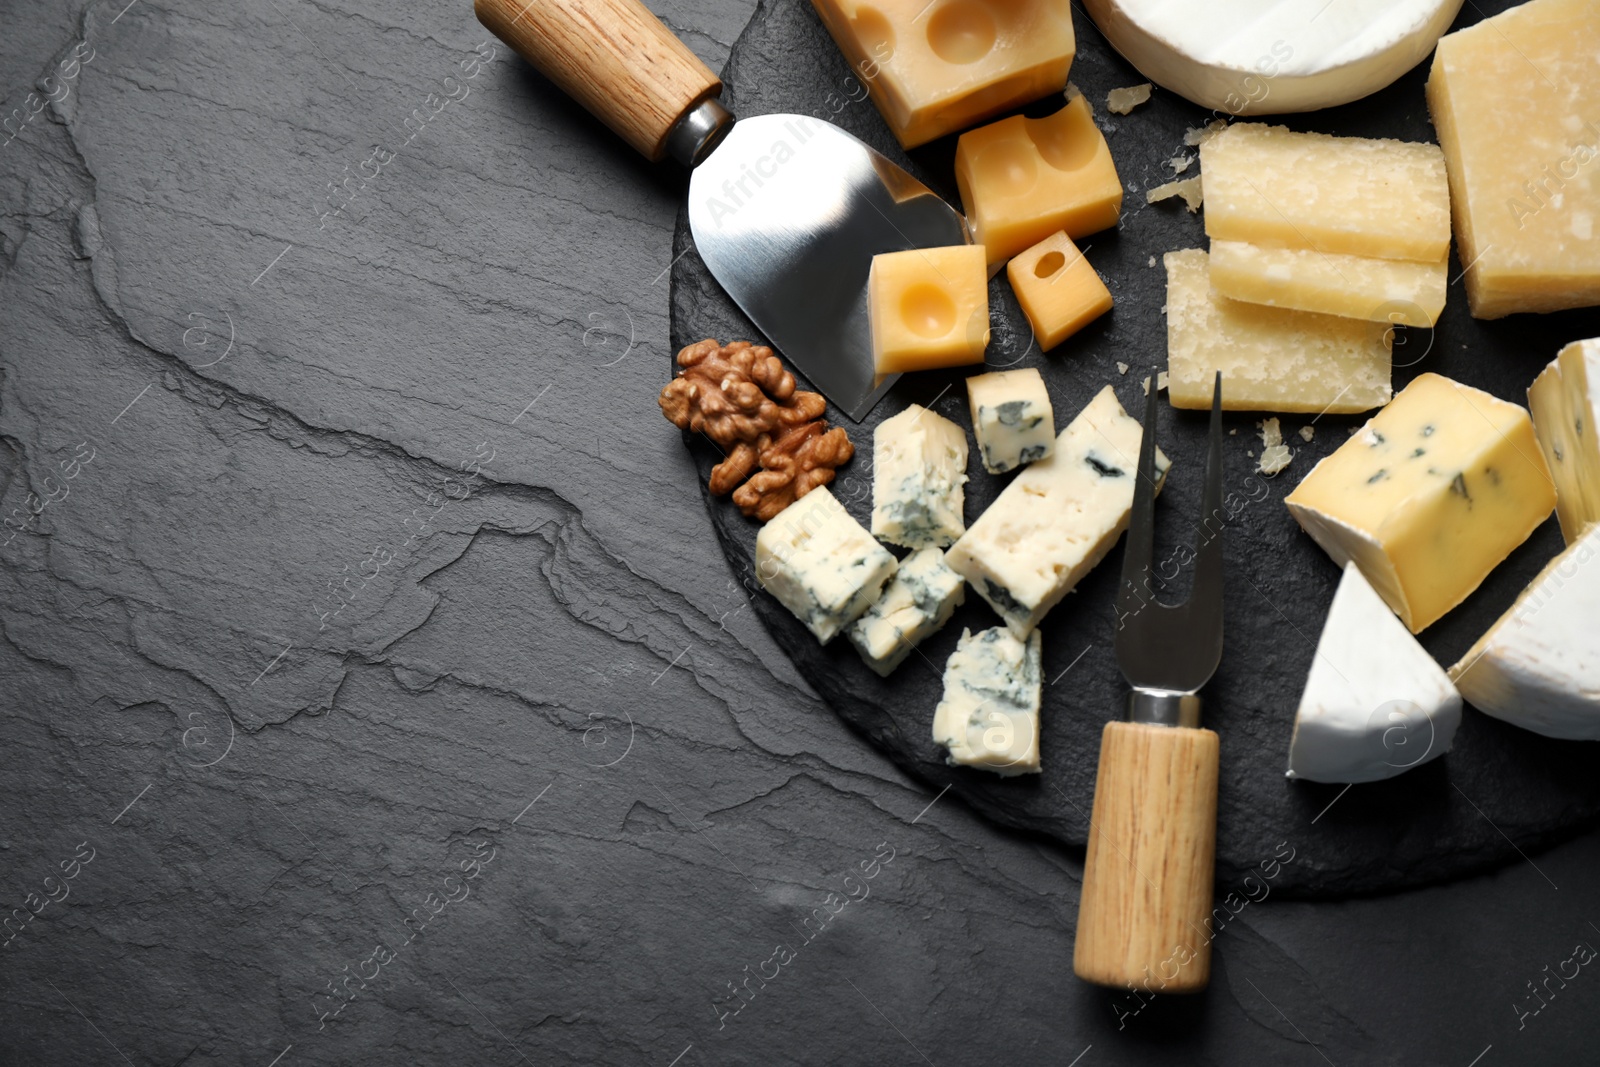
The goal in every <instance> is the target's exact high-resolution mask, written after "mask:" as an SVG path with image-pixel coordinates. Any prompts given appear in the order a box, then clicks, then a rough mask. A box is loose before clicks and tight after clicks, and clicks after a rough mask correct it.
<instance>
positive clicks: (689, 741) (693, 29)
mask: <svg viewBox="0 0 1600 1067" xmlns="http://www.w3.org/2000/svg"><path fill="white" fill-rule="evenodd" d="M125 3H126V0H114V2H112V3H96V4H90V5H88V6H82V5H68V4H60V3H46V2H26V0H8V2H7V3H6V5H5V8H4V11H3V23H0V25H3V26H4V29H3V31H0V92H3V93H4V94H5V96H4V105H3V108H0V113H3V114H5V115H12V113H13V112H19V114H20V117H19V118H14V119H13V120H12V121H11V123H10V125H9V127H8V128H7V130H6V131H5V133H4V136H5V137H10V138H11V139H10V140H9V141H8V142H7V143H6V144H5V145H4V147H3V148H0V445H3V447H0V517H4V518H5V519H6V520H7V521H8V523H9V525H8V526H7V527H5V528H4V529H0V541H3V542H5V544H4V547H3V548H0V588H3V598H0V605H3V606H0V635H3V638H4V640H3V641H0V752H3V753H4V755H3V756H0V761H3V762H0V798H3V801H4V803H3V806H0V893H3V894H4V895H3V897H0V908H3V910H0V914H3V915H5V916H7V919H6V926H5V929H4V930H3V931H0V940H4V942H5V943H4V947H3V948H0V1062H3V1063H5V1064H28V1065H32V1064H74V1065H76V1064H101V1063H104V1064H120V1063H127V1064H139V1065H143V1064H178V1063H185V1064H191V1065H201V1064H206V1065H210V1064H240V1065H250V1067H270V1065H273V1064H277V1065H278V1067H297V1065H300V1064H318V1063H325V1064H336V1063H376V1062H394V1063H418V1064H421V1063H429V1064H431V1063H505V1064H513V1063H523V1062H526V1063H546V1062H553V1063H594V1064H613V1063H624V1062H627V1063H644V1064H659V1065H662V1067H666V1065H670V1064H672V1063H675V1062H676V1063H678V1064H682V1065H688V1064H699V1063H751V1064H768V1063H807V1064H831V1063H873V1064H889V1063H907V1064H911V1063H922V1062H928V1063H937V1064H950V1063H985V1062H1006V1063H1023V1062H1038V1063H1057V1064H1068V1063H1071V1062H1073V1061H1074V1057H1081V1058H1080V1059H1079V1060H1078V1061H1077V1062H1078V1063H1080V1064H1082V1065H1083V1067H1091V1065H1094V1064H1102V1063H1105V1064H1109V1063H1142V1062H1174V1063H1179V1062H1181V1063H1192V1062H1196V1061H1199V1062H1208V1063H1211V1062H1214V1063H1230V1064H1232V1063H1259V1062H1272V1063H1304V1064H1318V1063H1323V1062H1330V1063H1335V1064H1341V1065H1342V1064H1346V1063H1357V1062H1359V1063H1401V1062H1405V1063H1430V1064H1432V1063H1438V1064H1461V1065H1466V1064H1469V1063H1472V1062H1475V1061H1474V1057H1481V1058H1480V1059H1479V1060H1477V1061H1476V1062H1479V1063H1481V1064H1483V1065H1484V1067H1489V1065H1492V1064H1495V1063H1555V1062H1579V1061H1583V1060H1585V1059H1587V1058H1592V1054H1590V1053H1589V1052H1587V1051H1584V1050H1586V1048H1587V1044H1588V1042H1589V1039H1591V1038H1593V1037H1594V1036H1595V1033H1596V1026H1595V1023H1594V1019H1595V1000H1594V998H1595V997H1596V996H1600V993H1597V992H1596V991H1595V990H1596V989H1600V984H1596V983H1597V982H1600V980H1597V979H1596V978H1594V977H1593V976H1591V975H1590V974H1588V973H1587V971H1585V972H1583V973H1581V974H1580V977H1578V978H1576V979H1573V980H1572V981H1570V982H1569V983H1567V984H1566V985H1565V987H1560V986H1558V985H1557V984H1556V983H1555V982H1553V981H1552V982H1551V983H1550V986H1549V988H1550V989H1551V990H1554V995H1553V996H1552V995H1551V993H1548V992H1547V993H1545V994H1544V999H1543V1000H1535V999H1533V997H1532V996H1531V995H1530V990H1529V987H1528V983H1530V982H1534V981H1542V980H1544V979H1545V978H1546V975H1548V974H1549V973H1550V971H1545V970H1543V968H1546V967H1549V968H1550V969H1551V971H1553V970H1554V969H1555V968H1556V966H1557V965H1558V964H1559V963H1560V962H1561V961H1562V960H1565V959H1567V958H1568V957H1570V956H1571V955H1572V952H1573V946H1574V944H1575V943H1576V942H1578V941H1579V940H1588V941H1591V942H1593V943H1596V944H1600V930H1596V929H1595V928H1594V927H1593V926H1591V925H1590V922H1591V920H1594V921H1600V915H1597V914H1596V912H1595V910H1594V905H1593V901H1594V899H1595V897H1594V886H1595V884H1596V877H1597V875H1600V838H1597V837H1596V836H1594V835H1592V834H1591V835H1588V836H1584V837H1581V838H1578V839H1576V840H1573V841H1570V842H1568V843H1566V844H1563V845H1560V846H1558V847H1556V848H1553V849H1551V850H1548V851H1544V852H1540V853H1537V854H1534V855H1531V856H1530V857H1529V858H1528V860H1527V862H1522V861H1520V860H1518V861H1517V862H1515V863H1513V864H1512V865H1510V866H1508V867H1505V868H1503V869H1501V870H1499V871H1497V872H1495V873H1491V874H1488V875H1483V876H1478V877H1474V878H1470V879H1467V880H1463V881H1461V882H1458V883H1455V884H1452V885H1448V886H1442V887H1437V888H1432V889H1427V890H1421V891H1416V892H1410V893H1405V894H1400V895H1394V896H1389V897H1379V898H1370V899H1362V900H1353V901H1344V902H1325V903H1315V904H1311V903H1282V902H1280V901H1279V900H1277V899H1273V898H1270V897H1269V898H1268V899H1267V900H1266V901H1264V902H1262V903H1253V904H1249V905H1247V906H1245V907H1244V908H1243V909H1242V910H1241V911H1240V913H1239V914H1238V915H1237V917H1235V918H1233V919H1232V920H1231V921H1230V922H1229V923H1228V924H1227V925H1226V927H1225V928H1224V930H1223V933H1222V934H1221V936H1220V937H1219V938H1218V941H1217V945H1216V949H1217V954H1218V958H1219V966H1218V970H1217V975H1216V979H1215V981H1214V982H1213V984H1212V987H1211V989H1210V990H1209V991H1208V992H1207V993H1206V994H1205V995H1203V996H1202V997H1199V998H1196V999H1194V1000H1190V1001H1173V1000H1171V999H1158V1000H1156V1001H1155V1002H1154V1003H1152V1004H1150V1005H1149V1006H1148V1007H1143V1008H1142V1009H1141V1008H1140V1005H1139V1003H1138V1002H1137V1001H1135V1000H1134V999H1133V998H1131V997H1127V996H1122V997H1119V996H1117V995H1114V994H1111V993H1108V992H1105V991H1100V990H1094V989H1091V988H1088V987H1085V986H1082V985H1081V984H1079V983H1078V982H1076V981H1075V980H1074V979H1073V978H1072V975H1071V967H1070V955H1071V942H1072V923H1073V918H1074V914H1075V910H1076V901H1077V878H1078V875H1079V871H1080V866H1079V857H1078V856H1076V855H1074V854H1072V853H1070V852H1068V851H1065V850H1063V849H1061V848H1058V847H1057V846H1055V845H1051V844H1047V843H1044V842H1041V841H1038V840H1035V839H1030V838H1026V837H1022V836H1018V835H1016V834H1013V833H1010V832H1006V831H1002V830H998V829H996V828H994V827H993V826H991V825H989V824H987V823H985V822H983V821H981V820H980V819H978V818H977V817H976V816H974V815H973V814H971V813H970V812H969V811H968V810H966V809H965V808H963V807H962V806H961V805H960V804H958V803H954V802H952V801H951V799H950V798H946V799H945V800H944V801H937V802H936V797H935V795H933V794H932V793H930V792H928V791H926V790H925V789H923V788H921V787H919V786H918V785H916V784H915V783H913V782H911V781H910V780H909V779H907V778H906V777H904V776H903V775H902V774H901V773H900V772H898V771H897V770H895V769H894V768H893V766H892V765H891V764H890V763H888V762H887V760H885V759H884V758H882V757H881V756H879V755H878V754H876V753H875V752H874V751H872V750H871V749H870V748H869V747H868V746H867V745H865V744H864V743H863V742H862V740H861V739H860V738H859V737H858V736H856V735H854V734H852V733H851V732H850V731H849V730H848V729H847V728H846V727H845V726H844V725H843V724H842V723H841V722H840V721H839V720H838V719H837V718H836V717H835V716H834V715H833V713H832V712H831V711H829V709H828V708H826V707H825V706H823V705H822V704H820V703H819V702H818V700H817V699H816V698H815V696H814V695H812V694H811V693H810V692H809V691H808V690H807V689H806V688H805V687H804V686H803V685H802V684H801V683H800V682H799V681H798V680H797V679H796V677H795V675H794V674H793V672H792V670H791V668H790V667H789V665H788V662H787V660H786V658H785V656H784V655H783V653H782V652H781V650H779V649H778V648H777V647H776V646H775V645H774V644H773V642H772V641H771V639H770V638H769V637H768V636H767V635H766V633H765V632H764V631H763V630H762V629H761V627H760V625H759V623H758V622H757V621H756V620H755V618H754V613H753V612H752V611H750V610H747V609H748V601H747V599H746V597H745V595H744V593H743V592H742V591H741V590H740V588H739V587H738V586H737V584H734V583H732V580H731V572H730V571H729V569H728V567H727V565H726V563H725V562H724V560H723V557H722V554H721V551H720V549H719V548H718V546H717V543H716V540H715V537H714V535H713V532H712V527H711V524H710V522H709V520H708V518H707V516H706V512H705V509H704V507H703V505H702V503H701V499H700V496H699V493H698V491H697V490H696V489H695V488H694V480H695V477H696V474H695V470H694V465H693V462H692V460H691V457H690V455H689V453H688V452H687V451H686V450H685V449H683V447H682V445H681V443H680V439H679V434H678V432H677V431H676V430H674V429H673V428H672V427H671V426H669V425H668V424H667V423H666V422H665V421H664V420H662V419H661V418H660V416H659V414H658V412H657V410H656V405H655V392H656V390H657V389H658V388H659V386H660V384H661V382H662V380H663V378H664V373H665V371H664V366H665V362H666V359H667V356H668V351H667V347H668V346H667V296H668V294H667V282H666V276H665V274H664V273H663V272H664V270H665V269H666V268H667V266H668V264H669V261H670V258H671V252H670V240H671V232H672V222H673V216H674V212H675V211H676V207H677V200H678V197H679V196H680V195H681V190H682V184H683V183H682V180H681V178H680V177H679V176H678V175H675V174H673V173H671V172H670V171H668V170H666V169H655V168H651V167H649V166H647V165H645V164H643V163H641V162H640V161H638V160H637V159H635V158H634V157H633V156H631V155H630V154H629V152H628V150H627V149H626V148H625V147H624V146H622V145H621V144H620V143H619V142H617V141H616V140H615V139H613V138H611V137H610V136H609V135H606V134H604V133H602V132H600V131H598V130H597V129H596V127H595V126H594V124H593V123H592V122H591V121H590V120H589V119H588V117H587V116H586V115H584V114H583V113H582V112H581V111H579V110H578V109H577V108H576V107H575V106H574V105H571V104H570V103H568V102H567V101H565V100H564V99H562V98H561V97H560V96H559V95H558V94H556V93H554V92H553V91H552V90H551V89H550V87H549V86H548V85H547V84H546V83H545V82H544V81H543V80H542V79H540V78H539V77H538V76H537V75H535V74H533V73H532V72H531V71H529V70H528V69H527V68H526V67H525V66H524V65H522V64H521V63H520V62H519V61H516V60H514V59H511V58H509V57H507V56H506V55H505V53H504V49H503V48H500V47H498V46H496V47H495V48H494V49H493V52H494V55H495V58H493V59H492V60H490V61H481V60H477V59H475V58H474V56H475V55H476V54H477V53H475V52H474V48H475V46H478V45H479V44H480V43H481V42H483V41H485V39H486V35H485V34H484V32H483V31H482V30H481V29H480V28H479V27H478V25H477V23H476V21H475V20H474V19H473V17H472V14H471V11H470V10H469V8H468V6H467V5H466V4H464V3H463V4H458V5H438V4H434V5H427V6H422V5H414V6H413V5H407V6H403V7H397V6H395V5H373V4H366V5H349V4H342V3H341V4H323V3H310V2H306V0H267V2H264V3H263V2H258V3H253V4H250V5H247V6H244V5H241V6H234V7H228V6H218V5H203V4H198V3H194V2H192V0H178V2H176V3H171V2H168V0H135V2H134V3H132V4H131V5H128V6H126V7H125V6H124V4H125ZM659 10H660V13H662V14H663V15H664V16H665V17H666V19H667V20H668V22H669V23H670V24H671V25H672V26H673V27H674V28H675V29H677V30H679V31H680V32H681V33H683V34H684V36H685V37H686V39H687V40H688V41H689V42H690V44H691V45H692V46H693V47H694V48H695V49H696V50H697V51H698V52H699V53H700V54H701V55H702V56H703V57H704V58H705V59H706V60H707V61H708V62H710V63H711V64H712V65H713V66H717V65H720V63H721V62H722V61H723V60H724V59H725V58H726V55H727V50H728V47H729V42H731V41H732V40H733V39H734V37H735V36H736V34H737V33H738V31H739V28H740V26H741V25H742V24H743V22H744V21H745V20H746V19H747V18H748V17H749V14H750V7H749V6H748V5H746V4H743V3H733V2H728V3H716V4H712V3H699V4H696V3H684V2H678V0H674V2H671V3H664V4H662V6H661V7H660V8H659ZM47 78H48V79H49V80H48V81H46V80H45V79H47ZM30 93H32V94H34V95H33V96H30ZM430 94H435V95H433V96H431V97H430ZM47 97H53V100H50V101H49V102H47ZM413 115H416V116H417V117H416V118H412V119H411V127H412V129H407V127H406V126H405V124H404V123H405V120H406V119H407V118H408V117H409V116H413ZM417 127H420V132H414V130H415V129H416V128H417ZM375 148H377V149H378V151H377V152H376V153H375V151H374V150H375ZM341 183H343V189H344V191H343V192H342V193H335V192H334V190H335V189H336V188H339V187H340V186H341ZM352 194H353V195H352ZM330 195H331V196H334V199H333V200H332V201H330V200H329V199H328V197H329V196H330ZM346 201H348V202H347V203H346ZM335 207H339V208H340V209H341V210H340V211H339V213H338V214H328V215H327V216H326V217H324V215H323V213H324V212H332V210H333V209H334V208H335ZM30 494H33V495H32V496H30ZM1404 814H1405V813H1404V812H1396V813H1395V817H1396V818H1403V817H1404ZM1290 847H1293V843H1291V846H1290ZM891 856H892V862H885V861H886V860H887V859H888V858H889V857H891ZM1269 858H1270V857H1267V856H1263V857H1262V859H1263V860H1267V859H1269ZM869 875H870V876H871V877H870V878H869V877H868V876H869ZM847 876H849V877H850V881H849V882H846V881H845V879H846V877H847ZM1222 888H1223V889H1224V891H1226V890H1227V889H1228V888H1230V887H1222ZM1235 888H1236V887H1235ZM830 894H835V896H831V897H830ZM863 897H864V899H862V898H863ZM834 912H836V914H833V913H834ZM825 917H826V920H827V921H826V922H824V921H823V919H824V918H825ZM779 943H783V944H784V945H786V946H787V947H786V950H785V952H783V953H780V954H775V953H774V947H775V946H776V945H778V944H779ZM769 961H771V962H769ZM763 970H765V972H766V974H768V975H772V974H774V973H776V977H771V978H767V979H762V978H760V977H755V978H751V977H750V976H752V975H759V974H760V973H761V972H762V971H763ZM736 982H737V983H746V982H747V984H746V985H741V987H740V988H741V989H742V990H746V992H744V993H743V995H742V996H740V995H736V994H735V993H734V992H733V990H732V988H731V987H730V983H736ZM1541 1004H1543V1005H1544V1006H1543V1007H1542V1008H1540V1010H1539V1012H1538V1014H1527V1015H1525V1016H1523V1017H1522V1018H1521V1020H1520V1029H1519V1018H1518V1010H1519V1005H1520V1010H1521V1011H1524V1012H1531V1011H1532V1009H1534V1008H1538V1007H1540V1005H1541ZM735 1009H739V1010H738V1011H737V1014H735V1013H734V1012H735Z"/></svg>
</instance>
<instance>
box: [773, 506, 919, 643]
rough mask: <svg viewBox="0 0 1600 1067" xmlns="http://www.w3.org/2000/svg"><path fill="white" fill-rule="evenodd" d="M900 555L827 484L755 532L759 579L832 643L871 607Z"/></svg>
mask: <svg viewBox="0 0 1600 1067" xmlns="http://www.w3.org/2000/svg"><path fill="white" fill-rule="evenodd" d="M895 566H896V564H895V559H894V557H893V556H891V555H889V552H888V550H887V549H885V548H884V547H883V546H882V545H880V544H878V542H876V541H874V540H873V539H872V535H871V534H869V533H867V531H866V529H865V528H863V527H862V525H861V524H860V523H859V522H857V521H856V520H855V519H853V518H851V517H850V513H849V512H848V511H846V510H845V509H844V505H843V504H840V503H839V501H838V500H836V499H834V496H833V494H832V493H830V492H828V491H827V490H826V489H822V488H818V489H813V490H811V492H809V493H807V494H806V495H805V496H803V497H801V498H800V499H799V500H796V501H795V502H794V503H793V504H790V505H789V506H788V507H786V508H784V509H783V510H782V511H780V512H778V514H777V515H775V516H773V518H772V521H771V522H768V523H767V524H766V525H765V526H763V527H761V532H760V533H758V534H756V579H757V580H758V581H759V582H760V583H761V585H762V587H763V588H764V589H766V590H767V592H769V593H771V594H772V595H773V596H775V597H777V598H778V602H779V603H781V604H782V605H783V606H784V607H786V608H788V609H789V610H790V611H792V612H794V616H795V618H797V619H799V620H800V621H801V622H803V623H805V624H806V628H807V629H808V630H810V631H811V632H812V633H813V634H815V635H816V638H817V640H818V641H820V642H822V643H823V644H827V643H828V642H829V641H831V640H833V638H834V636H835V635H836V634H837V633H838V632H839V631H840V630H843V629H844V628H845V627H846V626H849V625H850V624H851V623H852V622H855V621H856V619H857V618H859V617H860V615H861V613H862V612H864V611H866V610H867V608H869V607H871V606H872V602H873V601H875V600H877V599H878V595H879V594H880V593H881V592H882V591H883V585H884V583H885V582H887V581H888V580H889V579H890V578H892V577H893V576H894V572H895Z"/></svg>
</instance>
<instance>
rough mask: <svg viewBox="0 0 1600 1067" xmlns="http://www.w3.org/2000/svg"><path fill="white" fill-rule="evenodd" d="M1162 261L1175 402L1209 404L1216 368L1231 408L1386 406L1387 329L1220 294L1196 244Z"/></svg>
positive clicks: (1169, 375)
mask: <svg viewBox="0 0 1600 1067" xmlns="http://www.w3.org/2000/svg"><path fill="white" fill-rule="evenodd" d="M1163 260H1164V262H1165V263H1166V268H1167V307H1166V312H1167V396H1168V398H1169V399H1170V400H1171V401H1172V406H1173V407H1177V408H1194V409H1200V410H1208V409H1210V407H1211V387H1212V381H1213V378H1214V376H1215V374H1216V372H1217V371H1219V370H1220V371H1221V372H1222V406H1223V407H1224V408H1226V409H1228V410H1229V411H1306V412H1323V411H1329V412H1354V411H1366V410H1368V409H1370V408H1375V407H1377V406H1379V405H1380V404H1385V403H1388V401H1389V397H1390V389H1389V366H1390V355H1389V352H1390V345H1391V344H1392V341H1393V330H1392V329H1391V328H1388V327H1384V326H1381V325H1379V324H1377V323H1372V322H1363V321H1361V320H1358V319H1349V318H1340V317H1337V316H1333V315H1317V314H1313V313H1312V312H1308V311H1289V310H1286V309H1283V308H1270V307H1264V306H1262V305H1260V304H1248V303H1244V302H1243V301H1238V300H1229V299H1228V298H1226V297H1220V296H1217V295H1215V294H1214V293H1213V292H1212V291H1211V280H1210V267H1209V263H1208V258H1207V256H1206V253H1205V252H1204V251H1203V250H1202V249H1198V248H1189V249H1184V250H1182V251H1178V252H1168V253H1167V254H1166V255H1165V256H1164V257H1163Z"/></svg>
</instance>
